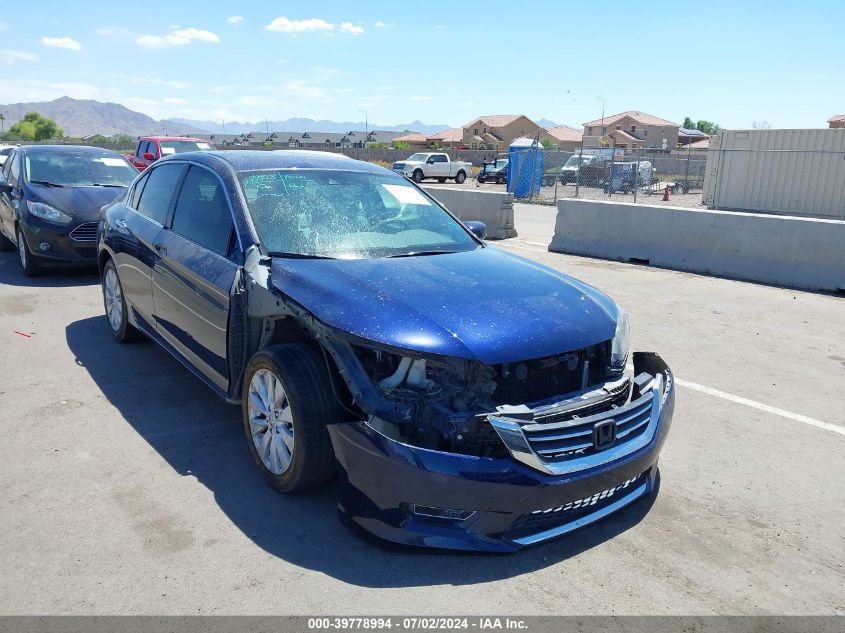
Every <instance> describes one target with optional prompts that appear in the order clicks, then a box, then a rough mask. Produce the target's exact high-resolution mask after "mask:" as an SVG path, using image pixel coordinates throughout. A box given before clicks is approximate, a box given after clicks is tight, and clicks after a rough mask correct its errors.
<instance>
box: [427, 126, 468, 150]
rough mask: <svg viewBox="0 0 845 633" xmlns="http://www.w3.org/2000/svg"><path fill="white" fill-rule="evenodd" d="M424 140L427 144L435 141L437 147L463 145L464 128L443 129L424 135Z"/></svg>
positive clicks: (457, 146) (456, 147)
mask: <svg viewBox="0 0 845 633" xmlns="http://www.w3.org/2000/svg"><path fill="white" fill-rule="evenodd" d="M426 140H427V141H428V142H429V144H431V143H436V144H437V146H438V147H442V148H453V149H458V148H461V147H463V145H464V130H463V128H459V127H455V128H451V129H448V130H443V131H441V132H438V133H437V134H432V135H430V136H428V137H426Z"/></svg>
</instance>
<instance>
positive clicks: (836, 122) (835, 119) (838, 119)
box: [827, 114, 845, 128]
mask: <svg viewBox="0 0 845 633" xmlns="http://www.w3.org/2000/svg"><path fill="white" fill-rule="evenodd" d="M827 125H828V127H831V128H845V114H836V115H834V116H832V117H830V118H829V119H828V120H827Z"/></svg>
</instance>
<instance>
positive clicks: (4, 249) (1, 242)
mask: <svg viewBox="0 0 845 633" xmlns="http://www.w3.org/2000/svg"><path fill="white" fill-rule="evenodd" d="M13 250H15V243H14V242H13V241H12V240H10V239H9V238H8V237H6V236H5V235H3V234H2V233H0V253H10V252H12V251H13Z"/></svg>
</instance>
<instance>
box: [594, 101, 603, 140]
mask: <svg viewBox="0 0 845 633" xmlns="http://www.w3.org/2000/svg"><path fill="white" fill-rule="evenodd" d="M596 99H599V100H600V101H601V129H602V130H604V97H596ZM602 134H604V132H603V131H602Z"/></svg>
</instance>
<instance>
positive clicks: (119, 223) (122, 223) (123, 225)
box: [114, 218, 127, 229]
mask: <svg viewBox="0 0 845 633" xmlns="http://www.w3.org/2000/svg"><path fill="white" fill-rule="evenodd" d="M114 223H115V225H116V226H117V228H119V229H125V228H127V227H126V220H124V219H123V218H118V219H117V220H115V221H114Z"/></svg>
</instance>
